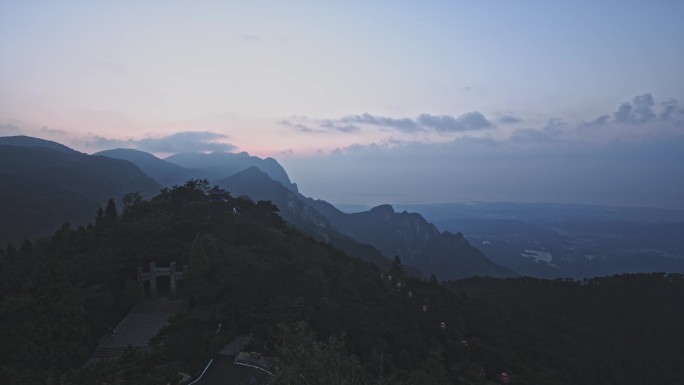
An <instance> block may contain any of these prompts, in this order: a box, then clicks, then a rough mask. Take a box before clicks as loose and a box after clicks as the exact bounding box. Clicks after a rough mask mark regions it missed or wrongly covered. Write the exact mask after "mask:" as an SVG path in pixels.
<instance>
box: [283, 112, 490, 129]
mask: <svg viewBox="0 0 684 385" xmlns="http://www.w3.org/2000/svg"><path fill="white" fill-rule="evenodd" d="M293 120H296V122H295V121H291V120H281V121H279V122H278V123H279V124H281V125H284V126H288V127H292V128H295V129H297V130H299V131H301V132H306V133H318V134H321V133H329V132H344V133H354V132H360V131H362V129H363V128H364V127H379V128H382V129H386V130H392V131H396V132H399V133H405V134H410V133H416V132H437V133H442V134H447V133H462V132H470V131H480V130H483V129H488V128H493V127H495V126H494V124H493V123H492V122H491V121H490V120H489V119H487V118H486V117H485V116H484V115H483V114H482V113H481V112H478V111H472V112H467V113H465V114H462V115H460V116H453V115H431V114H427V113H424V114H420V115H418V116H417V117H416V118H406V117H402V118H392V117H387V116H380V115H372V114H369V113H367V112H365V113H363V114H360V115H347V116H343V117H341V118H338V119H321V120H313V119H308V118H306V117H301V116H299V117H294V118H293Z"/></svg>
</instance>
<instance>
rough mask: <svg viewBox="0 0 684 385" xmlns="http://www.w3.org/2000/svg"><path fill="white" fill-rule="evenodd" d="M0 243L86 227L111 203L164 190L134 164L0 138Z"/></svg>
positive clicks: (42, 143) (56, 146) (54, 145)
mask: <svg viewBox="0 0 684 385" xmlns="http://www.w3.org/2000/svg"><path fill="white" fill-rule="evenodd" d="M0 143H13V144H12V145H6V144H0V242H3V243H7V242H20V241H21V240H22V239H23V238H24V237H30V238H33V237H36V236H41V235H46V234H48V233H49V232H52V231H54V229H55V228H57V227H59V226H61V225H62V224H63V223H64V222H70V223H71V224H72V225H81V224H86V223H88V221H89V220H90V219H92V218H93V214H94V213H95V211H96V210H97V208H98V207H99V206H102V207H104V206H105V204H106V203H107V200H108V199H109V198H114V199H115V200H119V199H121V197H123V196H124V195H125V194H127V193H130V192H136V191H138V192H140V193H141V194H142V195H143V196H147V197H149V196H152V195H154V194H155V193H157V192H159V189H160V188H161V186H160V185H159V184H158V183H156V182H155V181H154V180H153V179H152V178H150V177H149V176H147V175H146V174H145V173H143V172H142V171H141V170H140V169H139V168H138V167H136V166H135V165H134V164H132V163H130V162H127V161H123V160H118V159H111V158H107V157H103V156H92V155H87V154H83V153H80V152H78V151H74V150H71V149H70V148H68V147H66V146H61V145H59V144H57V143H54V142H49V141H41V140H40V139H36V138H30V139H26V138H20V139H7V138H0Z"/></svg>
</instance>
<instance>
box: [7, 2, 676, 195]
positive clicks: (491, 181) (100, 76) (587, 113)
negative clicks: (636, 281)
mask: <svg viewBox="0 0 684 385" xmlns="http://www.w3.org/2000/svg"><path fill="white" fill-rule="evenodd" d="M683 17H684V2H682V1H656V2H644V1H601V2H595V1H572V2H549V1H516V2H511V1H480V2H461V1H304V0H302V1H239V2H238V1H235V2H234V1H192V2H191V1H152V0H150V1H112V2H93V1H3V0H0V136H2V135H18V134H24V135H31V136H37V137H41V138H45V139H50V140H55V141H58V142H61V143H63V144H65V145H68V146H71V147H73V148H75V149H77V150H80V151H84V152H88V153H93V152H97V151H99V150H103V149H107V148H113V147H134V148H138V149H141V150H145V151H149V152H154V153H156V154H159V155H161V154H168V153H171V152H174V151H177V148H179V147H178V144H179V143H185V144H187V148H188V149H192V150H197V151H211V150H229V151H247V152H249V153H250V154H253V155H258V156H272V157H274V158H276V159H277V160H278V161H279V162H281V163H282V164H283V165H284V166H285V168H286V170H287V171H288V173H289V174H290V176H291V178H292V179H293V181H294V182H297V183H298V184H299V185H300V187H301V188H302V191H303V192H304V193H306V194H309V195H311V196H314V197H317V198H318V197H320V198H323V199H328V200H331V201H333V202H336V203H362V204H376V203H384V202H389V203H392V202H400V201H402V202H446V201H463V200H509V201H513V200H515V201H550V202H578V203H600V204H616V205H650V206H662V207H679V208H684V198H682V197H684V70H683V69H684V49H683V48H682V47H684V22H682V20H683ZM178 133H181V134H180V135H179V134H178ZM540 178H541V179H540ZM544 181H546V182H544ZM361 185H363V186H364V187H363V189H362V188H361ZM616 191H619V192H621V193H624V195H620V196H619V197H616V194H615V192H616Z"/></svg>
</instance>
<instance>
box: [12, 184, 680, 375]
mask: <svg viewBox="0 0 684 385" xmlns="http://www.w3.org/2000/svg"><path fill="white" fill-rule="evenodd" d="M208 187H209V186H208V185H207V183H205V182H202V181H191V182H188V183H187V184H186V185H184V186H179V187H174V188H171V189H165V190H163V191H162V192H161V194H160V195H158V196H156V197H154V198H152V199H150V200H143V199H141V198H140V196H138V195H135V194H132V195H128V196H127V197H126V199H125V200H124V204H123V205H120V206H121V210H120V212H118V211H117V209H116V206H115V204H114V202H113V201H111V202H110V204H109V205H108V206H107V208H106V209H105V210H104V211H102V212H100V213H98V215H97V216H96V218H95V222H94V223H93V224H92V225H89V226H85V227H77V228H72V227H70V226H68V225H64V226H62V228H60V229H59V230H57V231H56V232H55V233H54V235H53V236H52V237H50V238H46V239H43V240H39V241H36V242H25V243H24V244H22V245H21V246H20V247H7V248H5V249H0V250H2V251H1V252H0V258H1V262H2V265H3V269H2V270H1V273H0V274H1V275H0V285H1V286H0V288H1V290H0V340H1V341H3V349H0V382H2V383H12V384H161V383H174V382H175V381H176V380H178V379H179V378H180V377H179V376H178V372H181V371H182V372H187V373H191V374H196V373H198V371H199V370H200V369H201V368H202V367H203V365H204V364H205V363H206V361H207V360H208V359H209V358H210V357H212V356H213V355H214V354H215V353H216V352H217V351H218V350H219V349H220V348H221V347H222V346H223V345H224V344H225V343H227V342H228V341H230V340H231V339H232V338H233V337H234V336H236V335H238V334H250V333H251V334H252V335H253V337H254V338H253V342H252V348H253V349H256V350H259V351H261V352H263V353H264V354H266V355H273V356H276V357H278V358H279V360H280V368H279V370H278V371H277V373H276V376H275V377H273V378H270V377H269V378H264V379H263V380H265V381H272V382H274V383H278V384H284V383H287V384H343V383H344V384H496V383H500V382H502V381H504V380H505V378H506V376H507V378H508V381H509V383H511V384H578V383H587V384H588V383H591V384H617V383H619V384H653V383H668V384H670V383H677V381H680V382H681V379H682V378H683V377H682V376H683V369H682V368H681V366H680V365H679V363H681V362H682V359H683V357H682V354H683V353H682V352H684V349H682V345H681V344H682V340H683V339H682V331H681V330H680V326H679V325H681V324H682V323H684V309H683V308H682V306H681V303H682V298H684V294H683V293H684V279H683V278H682V276H681V275H670V276H664V275H636V276H617V277H611V278H604V279H600V280H593V281H587V282H569V281H538V280H529V279H507V280H497V279H487V280H485V279H472V280H465V281H455V282H450V283H449V284H448V285H447V286H446V287H445V286H443V285H441V284H439V283H438V282H436V280H431V281H421V280H418V279H415V278H409V277H406V276H405V275H404V273H403V271H402V269H401V264H400V260H399V259H398V258H397V260H396V261H395V263H394V264H393V265H392V266H391V267H390V269H389V270H386V271H384V270H381V269H379V268H377V267H376V266H374V265H372V264H370V263H368V262H364V261H362V260H360V259H358V258H354V257H350V256H348V255H346V254H344V253H343V252H341V251H339V250H337V249H335V248H333V247H332V246H330V245H328V244H325V243H320V242H316V241H314V240H313V239H311V238H309V237H307V236H305V235H303V234H302V233H300V232H299V231H297V230H295V229H293V228H291V227H289V226H288V225H287V224H286V223H285V222H284V221H283V220H282V219H281V218H280V216H279V215H278V209H277V208H276V207H275V206H274V205H272V204H271V203H269V202H263V201H262V202H257V203H254V202H252V201H251V200H245V199H238V198H235V197H232V196H230V195H229V194H227V193H225V194H223V195H221V196H220V197H217V196H216V195H212V196H209V195H208V194H206V192H207V190H208ZM219 198H220V199H219ZM150 261H156V262H157V263H158V264H164V263H167V262H170V261H176V262H177V263H178V264H179V265H183V264H188V265H189V267H190V273H189V275H190V277H189V279H188V280H187V281H186V282H185V285H184V287H183V288H182V290H183V294H184V295H185V296H186V297H187V298H188V299H189V301H190V306H191V307H190V309H189V310H188V311H187V312H184V313H181V314H180V315H178V316H176V317H175V318H174V319H173V320H172V322H171V325H170V326H169V327H168V328H166V329H165V330H164V331H163V332H162V334H161V335H160V337H159V338H158V339H157V341H156V342H157V343H156V345H155V346H156V347H155V349H153V351H152V352H150V353H140V352H128V353H127V354H125V355H124V356H123V357H122V358H121V359H119V360H118V361H114V362H104V363H99V364H95V365H92V366H85V367H83V366H82V365H83V364H84V363H85V362H86V360H87V358H88V356H89V354H90V353H91V352H92V351H93V349H94V348H95V346H96V345H97V341H98V339H99V338H100V337H101V336H102V335H103V334H105V333H106V332H107V328H108V327H110V326H112V325H115V324H116V323H117V322H118V321H119V320H120V319H121V318H122V317H123V316H124V314H125V313H126V311H127V310H128V309H129V308H130V307H131V306H132V305H133V304H134V303H135V301H136V300H137V298H138V295H139V293H140V291H139V288H138V287H137V284H136V283H135V282H134V279H135V276H136V275H135V274H136V268H137V266H141V265H145V264H147V263H149V262H150ZM390 277H391V279H390ZM649 298H654V299H655V300H652V301H648V300H647V299H649ZM563 304H566V306H564V305H563ZM630 304H631V305H632V306H629V305H630ZM613 329H614V330H613ZM629 336H631V338H629ZM502 373H505V374H506V376H502Z"/></svg>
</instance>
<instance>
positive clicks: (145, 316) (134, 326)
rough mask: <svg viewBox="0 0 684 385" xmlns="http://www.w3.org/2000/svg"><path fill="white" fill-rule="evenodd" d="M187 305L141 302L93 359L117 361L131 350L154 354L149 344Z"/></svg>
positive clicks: (102, 344)
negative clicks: (136, 349) (113, 359)
mask: <svg viewBox="0 0 684 385" xmlns="http://www.w3.org/2000/svg"><path fill="white" fill-rule="evenodd" d="M187 306H188V304H187V302H186V301H172V300H168V299H159V300H156V301H140V302H138V304H137V305H135V307H133V309H131V311H130V312H129V313H128V315H126V317H124V319H123V320H122V321H121V322H120V323H119V325H118V326H117V327H116V333H115V334H114V335H109V336H107V337H106V338H105V339H104V340H103V341H102V343H101V344H100V346H98V347H97V349H95V352H94V353H93V357H92V358H93V359H95V360H99V359H107V358H117V357H119V356H121V354H122V353H123V351H124V350H125V349H126V348H127V347H128V346H132V347H137V348H139V349H140V350H142V351H147V350H150V349H151V348H150V346H149V345H148V342H149V340H150V338H152V337H154V336H156V335H157V333H159V331H160V330H161V329H162V328H163V327H164V326H166V325H167V324H168V321H169V319H170V318H171V317H172V316H173V315H175V314H176V313H179V312H181V311H183V310H185V309H186V308H187Z"/></svg>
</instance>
